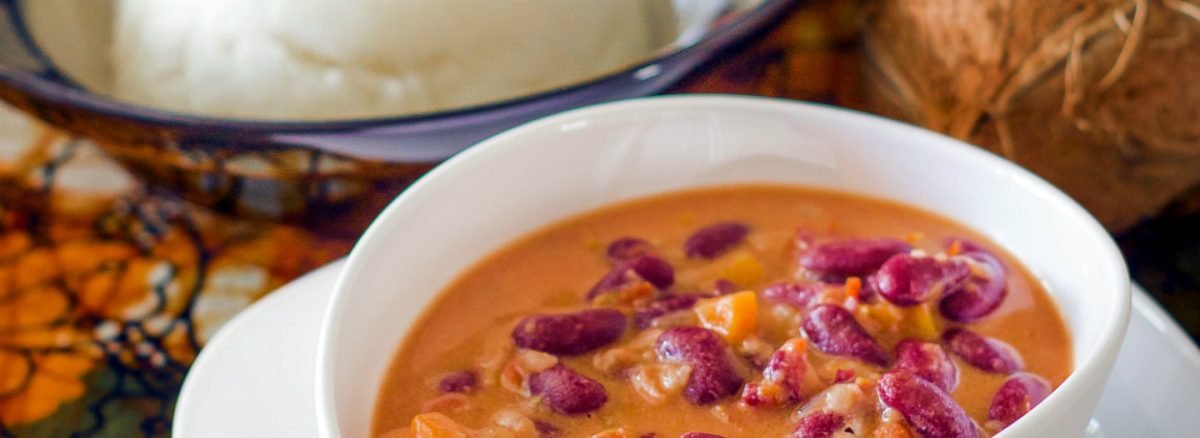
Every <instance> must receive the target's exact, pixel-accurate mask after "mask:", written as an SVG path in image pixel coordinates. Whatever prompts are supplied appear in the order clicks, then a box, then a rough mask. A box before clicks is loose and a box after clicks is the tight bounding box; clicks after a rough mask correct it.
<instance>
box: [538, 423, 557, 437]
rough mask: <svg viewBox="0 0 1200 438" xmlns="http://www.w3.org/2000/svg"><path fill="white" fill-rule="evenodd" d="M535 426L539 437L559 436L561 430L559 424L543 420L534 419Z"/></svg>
mask: <svg viewBox="0 0 1200 438" xmlns="http://www.w3.org/2000/svg"><path fill="white" fill-rule="evenodd" d="M533 428H534V429H537V432H538V436H539V437H553V436H558V432H560V430H559V428H558V426H555V425H553V424H550V423H547V422H545V421H542V420H533Z"/></svg>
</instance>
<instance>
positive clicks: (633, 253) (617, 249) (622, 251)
mask: <svg viewBox="0 0 1200 438" xmlns="http://www.w3.org/2000/svg"><path fill="white" fill-rule="evenodd" d="M605 254H606V255H607V256H608V261H609V263H612V264H613V265H619V264H621V263H625V262H628V261H630V260H633V259H636V258H638V257H641V256H644V255H654V246H652V245H650V242H647V241H645V240H642V239H639V238H636V237H622V238H620V239H617V240H614V241H612V243H609V244H608V250H607V251H605Z"/></svg>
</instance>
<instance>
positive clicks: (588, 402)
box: [529, 364, 608, 415]
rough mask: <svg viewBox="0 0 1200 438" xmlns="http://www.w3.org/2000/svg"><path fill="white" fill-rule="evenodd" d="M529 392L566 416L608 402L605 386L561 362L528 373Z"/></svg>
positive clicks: (593, 408)
mask: <svg viewBox="0 0 1200 438" xmlns="http://www.w3.org/2000/svg"><path fill="white" fill-rule="evenodd" d="M529 392H530V393H531V394H533V395H540V396H542V402H544V403H546V404H547V405H548V406H550V408H551V409H554V410H555V411H558V412H559V413H563V414H567V415H572V414H582V413H585V412H591V411H594V410H596V409H600V407H601V406H604V403H606V402H608V394H607V393H606V392H605V391H604V385H601V384H600V382H597V381H595V380H592V379H591V378H589V377H587V376H584V375H582V374H579V373H577V372H575V370H572V369H570V368H567V367H566V366H564V365H563V364H558V365H555V366H553V367H550V368H548V369H546V370H544V371H540V372H537V373H533V374H531V375H529Z"/></svg>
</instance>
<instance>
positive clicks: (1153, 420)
mask: <svg viewBox="0 0 1200 438" xmlns="http://www.w3.org/2000/svg"><path fill="white" fill-rule="evenodd" d="M344 264H345V262H344V261H338V262H334V263H331V264H330V265H328V266H326V267H324V268H321V269H319V270H317V271H314V272H312V273H310V274H308V275H306V276H304V277H301V278H300V279H297V280H296V281H294V282H292V283H291V284H289V285H287V286H284V287H283V288H282V289H280V290H278V291H276V292H274V293H272V294H271V295H269V296H267V297H266V298H264V299H263V300H262V301H259V302H258V303H256V304H254V305H253V306H251V307H250V308H249V309H246V310H245V311H243V312H242V313H240V314H239V315H238V316H237V317H235V318H234V319H233V320H232V321H230V322H229V323H228V324H226V325H225V327H223V328H222V329H221V330H220V331H219V332H218V333H217V334H216V336H215V337H214V338H213V339H212V341H210V342H209V344H208V345H207V346H206V347H205V348H204V350H203V351H201V352H200V357H199V358H198V359H197V360H196V363H195V364H194V365H193V366H192V369H191V371H190V372H189V373H188V376H187V381H185V382H184V385H183V391H182V392H181V393H180V395H179V403H178V405H177V407H176V409H175V426H174V430H173V431H172V432H173V434H174V436H175V437H177V438H204V437H226V438H240V437H246V438H251V437H253V438H258V437H274V436H286V437H290V438H310V437H314V438H315V437H317V436H318V434H317V422H316V419H315V416H316V408H315V406H316V401H315V400H314V398H313V394H314V391H313V384H314V383H315V381H314V372H315V368H314V361H315V359H316V354H317V331H318V326H319V324H320V321H321V318H322V316H323V315H324V313H325V310H326V308H327V306H328V304H329V296H330V294H331V293H332V292H333V285H334V282H335V281H336V280H337V276H338V274H339V273H340V270H341V269H342V267H343V266H344ZM1196 406H1200V350H1198V349H1197V348H1196V346H1195V345H1194V344H1192V341H1191V339H1189V338H1188V337H1187V335H1185V334H1184V332H1183V330H1182V329H1181V328H1180V327H1179V325H1178V324H1176V323H1175V321H1174V320H1172V319H1171V317H1170V316H1169V315H1167V313H1166V312H1164V311H1163V310H1162V308H1160V307H1159V306H1158V304H1156V303H1155V302H1154V300H1152V299H1151V298H1150V297H1149V295H1146V293H1145V292H1144V291H1142V290H1141V288H1137V287H1135V291H1134V294H1133V316H1132V318H1131V319H1130V323H1129V332H1128V333H1127V334H1126V337H1125V343H1124V345H1123V346H1122V348H1121V353H1120V355H1119V356H1118V358H1117V363H1116V365H1115V367H1114V368H1113V372H1112V376H1111V377H1110V379H1109V382H1108V385H1107V386H1106V387H1105V388H1104V395H1103V396H1102V398H1101V399H1100V406H1099V408H1097V410H1096V414H1095V415H1094V417H1093V421H1092V426H1091V427H1090V428H1089V430H1088V432H1087V433H1086V434H1085V435H1084V436H1086V437H1089V438H1120V437H1135V436H1136V437H1142V438H1174V437H1184V436H1191V435H1192V434H1193V433H1195V431H1197V430H1200V415H1196V413H1195V412H1194V410H1195V408H1196Z"/></svg>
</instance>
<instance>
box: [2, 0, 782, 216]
mask: <svg viewBox="0 0 1200 438" xmlns="http://www.w3.org/2000/svg"><path fill="white" fill-rule="evenodd" d="M42 1H46V0H0V99H3V100H4V101H6V102H8V103H9V104H11V105H13V106H15V107H17V108H19V109H21V110H24V111H26V112H28V113H30V114H32V115H34V116H36V117H37V118H39V119H41V120H43V121H45V122H47V123H49V124H51V125H54V126H57V127H59V128H62V129H64V130H66V131H69V132H71V133H74V134H77V135H82V136H86V137H88V138H90V139H92V140H95V141H96V143H97V144H99V145H100V146H101V148H103V149H104V150H105V151H106V152H108V153H109V154H110V155H111V156H113V157H114V158H115V159H117V160H118V161H119V162H121V163H122V164H123V165H125V166H126V167H128V168H129V169H131V170H132V171H134V172H135V173H137V174H139V175H141V176H142V177H144V178H146V179H147V180H148V181H149V182H151V183H153V184H154V185H156V186H159V187H166V188H169V189H171V190H173V191H175V192H177V193H179V194H181V195H183V196H184V197H185V198H187V199H189V200H191V201H193V202H196V203H199V204H202V205H207V206H213V207H217V208H220V209H222V210H226V211H232V212H236V213H241V214H247V215H251V216H259V217H268V218H273V219H303V218H314V217H317V218H320V217H322V216H325V215H327V214H328V213H329V212H331V211H337V210H338V209H340V207H342V206H344V205H347V204H351V203H353V201H355V200H357V199H360V198H361V197H362V196H363V195H366V194H369V193H379V192H380V190H382V191H383V192H384V193H387V192H388V191H389V190H391V191H395V190H399V188H401V187H403V186H404V185H405V184H407V182H409V181H411V180H412V179H413V178H415V177H416V176H418V175H420V174H421V173H423V172H425V171H426V170H428V169H429V168H431V167H432V166H433V165H435V164H436V163H438V162H440V161H442V160H445V159H446V158H448V157H450V156H452V155H454V154H455V153H457V152H459V151H461V150H463V149H465V148H466V147H468V146H470V145H472V144H474V143H476V142H478V141H480V140H482V139H484V138H487V137H489V136H491V135H492V134H495V133H497V132H500V131H503V130H505V129H507V128H510V127H513V126H516V125H518V124H521V123H523V122H526V121H529V120H532V119H536V118H539V117H542V116H545V115H548V114H552V113H556V112H559V111H562V110H566V109H570V108H575V107H579V106H584V105H590V104H594V103H599V102H605V101H611V100H619V99H625V98H631V97H638V96H646V95H652V94H656V93H659V92H662V91H663V90H665V89H666V88H667V87H669V86H670V85H672V84H674V83H676V82H677V81H679V80H680V79H681V78H683V77H684V76H685V75H686V74H687V73H689V72H691V71H693V70H694V69H696V68H697V67H699V66H700V65H702V64H703V63H704V62H705V61H707V60H709V59H711V58H712V57H713V56H715V55H717V54H718V53H720V51H721V50H722V49H724V48H726V47H728V46H729V45H731V44H733V43H735V42H737V41H739V40H741V39H744V38H746V37H747V36H749V35H752V34H754V33H755V32H757V31H759V30H760V29H762V28H764V27H766V26H767V25H768V24H770V23H772V22H774V21H775V19H776V18H778V17H780V16H781V15H782V14H783V13H784V12H785V11H787V10H788V8H789V6H790V5H791V3H792V1H791V0H753V1H742V2H728V1H724V0H711V1H708V0H696V1H683V2H672V3H671V4H672V5H674V7H675V8H677V9H676V13H677V14H681V15H682V14H689V13H690V14H693V18H694V15H695V13H696V11H688V10H681V9H678V8H684V7H686V5H689V4H691V5H701V6H703V7H705V8H711V7H712V6H713V5H721V4H723V5H724V6H723V8H722V9H719V10H715V13H712V14H709V15H708V16H707V18H706V19H705V20H703V21H702V22H699V24H696V25H691V26H688V27H683V28H682V29H680V31H679V33H678V36H677V38H675V39H674V40H673V41H672V42H671V43H670V44H668V45H666V46H665V47H663V48H662V49H660V50H658V51H657V52H655V54H654V55H653V56H652V57H651V58H650V59H646V60H643V61H640V62H637V63H635V64H633V65H631V66H630V67H628V68H625V69H623V70H622V71H618V72H611V73H608V74H605V75H602V76H599V77H593V78H585V79H582V80H580V81H579V82H578V83H576V84H574V85H570V86H567V87H563V88H559V89H554V90H550V91H546V92H542V93H538V94H534V95H529V96H524V97H521V98H517V99H512V100H507V101H502V102H495V103H491V104H487V105H482V106H475V107H469V108H462V109H456V110H450V111H444V112H436V113H428V114H419V115H411V116H398V117H380V118H369V119H354V120H337V121H304V122H298V121H297V122H291V121H265V120H249V119H224V118H213V117H204V116H198V115H191V114H184V113H178V112H170V111H165V110H159V109H154V108H149V107H144V106H139V105H135V104H130V103H126V102H122V101H119V100H115V99H112V98H110V97H108V96H105V95H103V94H100V93H96V92H92V91H90V90H88V89H86V88H85V87H83V86H81V85H80V83H79V82H78V81H76V80H74V79H73V78H72V77H71V75H70V74H68V73H67V72H66V71H65V70H64V69H62V68H60V65H61V64H63V59H60V58H61V56H58V54H53V55H52V54H51V52H54V51H55V50H47V48H61V47H62V46H63V44H64V43H63V42H62V41H63V40H67V41H73V42H71V43H69V44H74V42H81V41H90V39H89V38H87V37H86V36H84V35H77V34H79V33H80V32H83V31H84V30H86V29H83V28H85V27H88V26H87V25H86V23H87V21H86V20H84V21H83V22H82V23H84V24H80V23H79V22H77V23H70V21H71V20H40V21H39V20H31V19H30V16H29V15H30V14H29V12H30V8H31V5H33V4H34V3H35V2H42ZM52 2H54V3H63V1H60V0H52ZM734 3H736V5H735V4H734ZM44 4H45V3H43V4H42V5H44ZM73 4H79V5H84V4H87V5H91V6H90V7H99V8H103V7H110V6H106V5H110V2H106V1H90V0H89V1H88V2H76V3H73ZM42 5H39V7H40V6H42ZM96 5H100V6H96ZM681 5H683V6H681ZM707 10H708V11H714V10H713V9H707ZM97 14H101V15H102V14H103V11H101V12H97V13H96V14H92V13H91V12H89V13H88V14H85V15H86V17H88V18H89V19H95V17H96V16H98V15H97ZM47 22H49V23H50V24H45V23H47ZM53 26H73V27H70V28H54V27H53ZM51 46H54V47H51ZM70 51H75V52H78V50H68V52H70ZM93 52H94V51H93ZM55 61H57V63H56V62H55Z"/></svg>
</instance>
